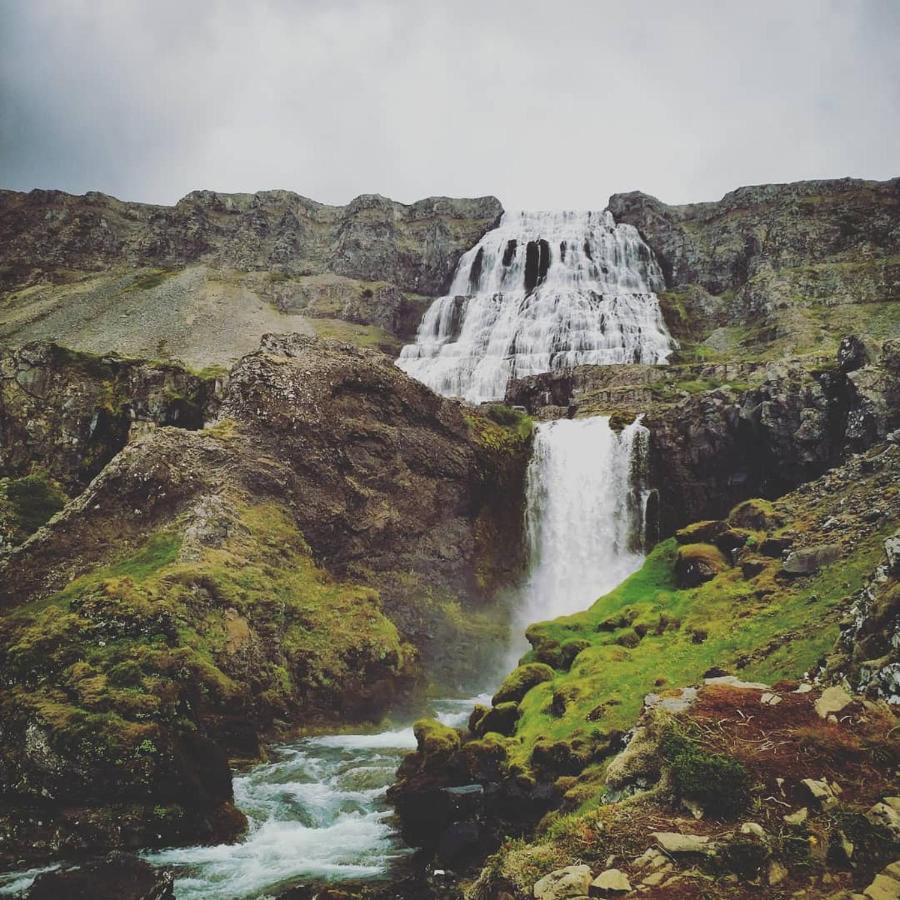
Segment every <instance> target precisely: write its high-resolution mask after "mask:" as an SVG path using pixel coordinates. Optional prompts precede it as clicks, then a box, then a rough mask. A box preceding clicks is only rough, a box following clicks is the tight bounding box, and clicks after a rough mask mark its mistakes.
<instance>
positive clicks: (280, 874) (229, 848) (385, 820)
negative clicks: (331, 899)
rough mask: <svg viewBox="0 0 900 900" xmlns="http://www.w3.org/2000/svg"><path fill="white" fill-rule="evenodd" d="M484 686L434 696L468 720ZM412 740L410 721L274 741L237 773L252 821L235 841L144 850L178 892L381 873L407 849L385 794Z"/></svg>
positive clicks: (231, 892) (211, 897) (240, 894)
mask: <svg viewBox="0 0 900 900" xmlns="http://www.w3.org/2000/svg"><path fill="white" fill-rule="evenodd" d="M484 702H490V698H489V697H488V696H479V697H475V698H468V699H462V700H441V701H435V704H434V713H435V715H436V717H437V718H438V719H439V720H440V721H441V722H443V723H444V724H445V725H450V726H453V727H458V726H461V725H462V724H464V723H465V721H466V719H467V718H468V716H469V713H470V712H471V710H472V706H473V705H474V704H475V703H484ZM415 747H416V739H415V736H414V734H413V730H412V727H407V728H399V729H390V730H387V731H382V732H376V733H372V734H330V735H323V736H320V737H312V738H305V739H303V740H301V741H298V742H296V743H294V744H288V745H283V746H281V747H278V748H276V749H275V751H274V754H275V756H276V758H275V759H274V760H273V761H272V762H269V763H265V764H263V765H259V766H255V767H254V768H253V769H251V770H250V771H249V772H247V773H245V774H243V775H238V776H236V777H235V778H234V799H235V803H236V804H237V806H238V807H239V808H240V809H241V810H242V811H243V812H244V813H245V814H246V815H247V818H248V819H249V822H250V828H249V831H248V833H247V836H246V837H245V838H244V840H242V841H241V842H240V843H237V844H220V845H218V846H215V847H185V848H175V849H171V850H163V851H161V852H158V853H150V854H147V856H146V858H147V859H148V860H149V861H150V862H152V863H154V864H155V865H160V866H170V867H174V868H175V870H176V873H177V880H176V883H175V892H176V895H177V896H178V898H179V900H201V898H203V900H246V898H251V897H253V898H255V897H264V896H268V895H270V894H277V893H278V891H279V890H281V889H287V888H288V887H289V886H291V885H294V884H297V883H298V882H301V881H303V880H304V879H305V880H308V881H316V882H319V881H341V880H347V879H357V878H359V879H363V878H379V877H383V876H384V875H385V874H386V873H387V872H388V871H389V869H390V867H391V865H392V863H394V861H396V860H397V859H399V858H400V857H402V856H404V855H406V854H407V853H409V852H410V851H409V849H408V848H406V847H405V846H404V845H403V844H402V842H401V840H400V837H399V835H398V834H397V832H396V830H395V828H394V826H393V824H392V821H391V818H392V814H393V810H392V809H391V808H390V806H389V805H388V803H387V800H386V797H385V794H386V791H387V788H388V786H389V785H390V784H391V783H392V782H393V780H394V774H395V772H396V770H397V766H398V765H399V764H400V762H401V760H402V759H403V756H404V755H405V754H406V753H408V752H409V751H410V750H414V749H415Z"/></svg>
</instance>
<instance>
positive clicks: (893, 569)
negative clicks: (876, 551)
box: [884, 531, 900, 576]
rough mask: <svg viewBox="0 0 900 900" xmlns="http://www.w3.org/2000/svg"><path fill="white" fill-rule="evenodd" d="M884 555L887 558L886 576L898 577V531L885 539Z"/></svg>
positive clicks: (899, 549) (899, 557)
mask: <svg viewBox="0 0 900 900" xmlns="http://www.w3.org/2000/svg"><path fill="white" fill-rule="evenodd" d="M884 555H885V556H886V557H887V568H888V574H889V575H894V576H900V531H897V532H895V533H894V534H892V535H891V536H890V537H889V538H885V540H884Z"/></svg>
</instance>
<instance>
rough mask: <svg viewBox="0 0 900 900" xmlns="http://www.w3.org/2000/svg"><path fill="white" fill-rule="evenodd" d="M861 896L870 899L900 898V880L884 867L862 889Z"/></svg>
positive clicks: (899, 899) (894, 899) (892, 899)
mask: <svg viewBox="0 0 900 900" xmlns="http://www.w3.org/2000/svg"><path fill="white" fill-rule="evenodd" d="M892 865H896V863H893V864H892ZM888 868H890V867H888ZM863 896H865V897H869V898H870V900H900V880H897V878H896V877H894V875H893V874H891V873H890V872H888V870H887V869H885V870H883V871H882V872H880V873H879V874H878V875H876V876H875V878H874V879H873V880H872V883H871V884H870V885H869V886H868V887H867V888H866V889H865V890H864V891H863Z"/></svg>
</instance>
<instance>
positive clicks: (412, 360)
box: [397, 210, 673, 402]
mask: <svg viewBox="0 0 900 900" xmlns="http://www.w3.org/2000/svg"><path fill="white" fill-rule="evenodd" d="M663 285H664V281H663V277H662V272H661V271H660V268H659V265H658V264H657V262H656V260H655V258H654V257H653V253H652V252H651V251H650V248H649V247H648V246H647V245H646V244H645V243H644V241H643V240H642V239H641V236H640V235H639V234H638V232H637V229H635V228H634V227H633V226H631V225H617V224H616V223H615V220H614V219H613V217H612V214H611V213H610V212H609V211H608V210H607V211H604V212H534V213H528V212H520V213H506V214H504V216H503V219H502V221H501V223H500V225H499V226H498V227H497V228H495V229H494V230H492V231H489V232H488V233H487V234H486V235H485V236H484V237H483V238H482V239H481V241H479V243H478V244H477V245H476V246H475V247H473V248H472V249H471V250H469V251H468V252H467V253H466V254H465V255H464V256H463V257H462V259H461V260H460V263H459V265H458V267H457V270H456V274H455V276H454V279H453V284H452V286H451V288H450V292H449V294H448V295H447V296H446V297H441V298H438V299H437V300H435V301H434V303H432V305H431V307H430V308H429V309H428V311H427V312H426V313H425V316H424V317H423V319H422V323H421V325H420V326H419V331H418V335H417V337H416V343H415V344H410V345H407V346H406V347H404V348H403V350H402V351H401V353H400V358H399V359H398V360H397V365H398V366H399V367H400V368H401V369H403V370H404V371H406V372H407V373H408V374H410V375H412V376H413V377H414V378H417V379H418V380H419V381H422V382H423V383H425V384H427V385H428V386H429V387H430V388H432V389H433V390H435V391H436V392H437V393H439V394H444V395H445V396H452V397H461V398H463V399H465V400H469V401H471V402H483V401H487V400H501V399H503V396H504V394H505V392H506V386H507V384H508V382H509V381H510V379H513V378H521V377H523V376H526V375H535V374H538V373H541V372H550V371H554V370H558V369H564V368H569V367H572V366H576V365H583V364H591V365H608V364H611V363H663V362H665V361H666V360H667V358H668V356H669V354H670V353H671V351H672V348H673V341H672V339H671V337H670V336H669V333H668V331H667V329H666V326H665V322H664V321H663V317H662V313H661V312H660V308H659V302H658V300H657V297H656V294H655V291H657V290H660V289H661V288H662V287H663Z"/></svg>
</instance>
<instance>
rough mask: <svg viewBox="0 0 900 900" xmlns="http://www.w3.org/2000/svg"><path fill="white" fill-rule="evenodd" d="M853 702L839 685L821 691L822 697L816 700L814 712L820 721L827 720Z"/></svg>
mask: <svg viewBox="0 0 900 900" xmlns="http://www.w3.org/2000/svg"><path fill="white" fill-rule="evenodd" d="M852 702H853V698H852V697H851V696H850V695H849V694H848V693H847V692H846V691H845V690H844V689H843V688H842V687H840V686H839V685H835V686H833V687H830V688H826V689H825V690H824V691H822V696H821V697H819V699H818V700H816V703H815V707H816V712H817V713H818V714H819V717H820V718H822V719H827V718H828V717H829V716H830V715H837V714H838V713H840V712H841V710H843V709H844V707H846V706H849V705H850V704H851V703H852Z"/></svg>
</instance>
